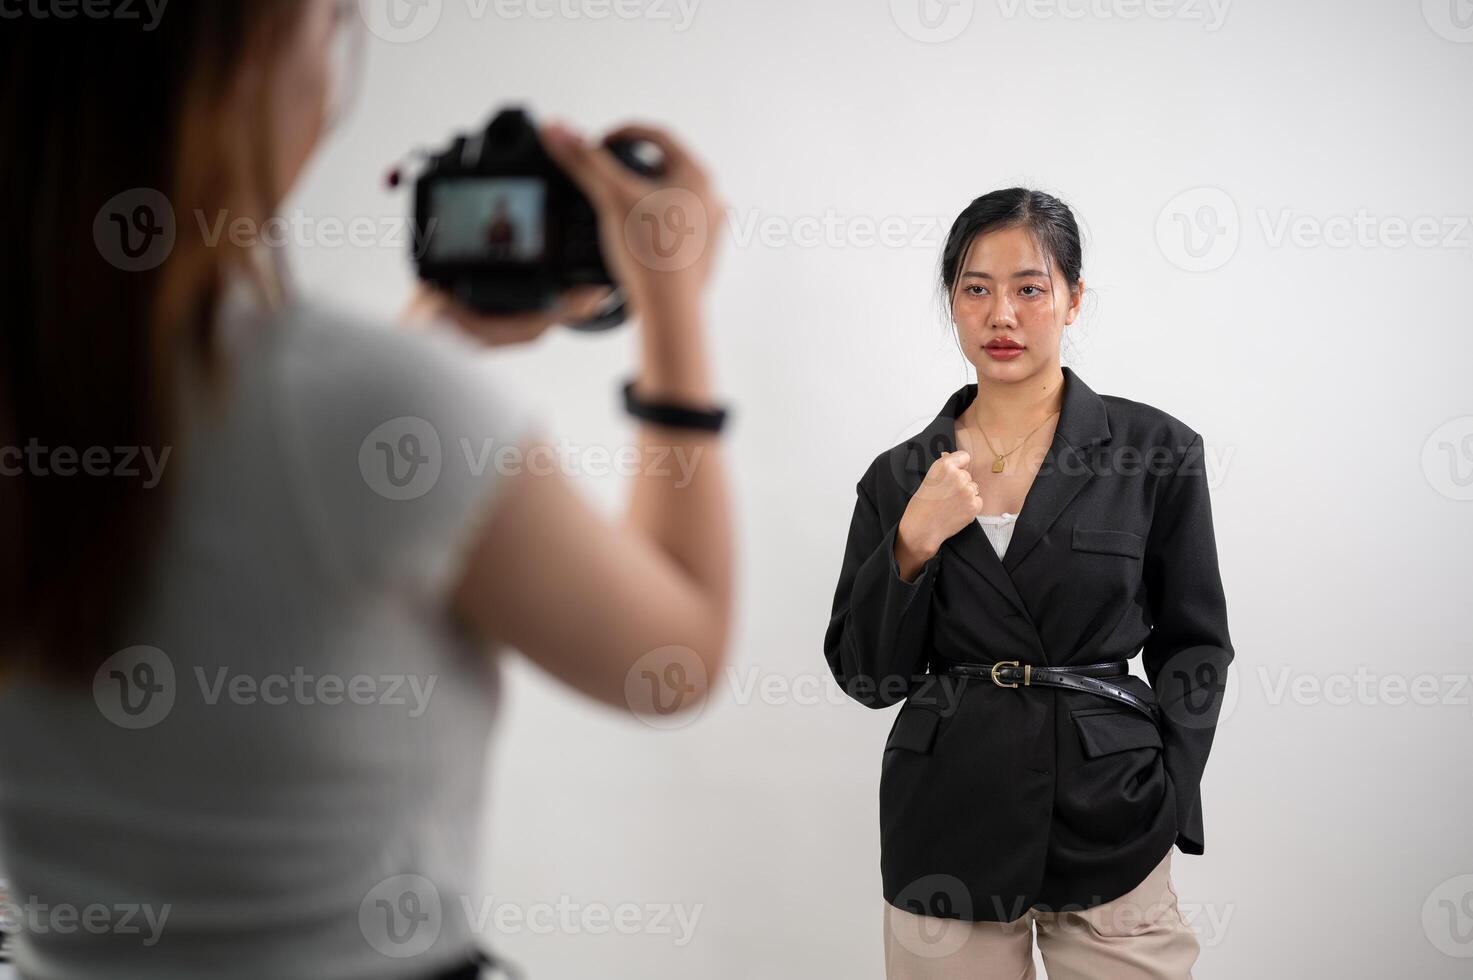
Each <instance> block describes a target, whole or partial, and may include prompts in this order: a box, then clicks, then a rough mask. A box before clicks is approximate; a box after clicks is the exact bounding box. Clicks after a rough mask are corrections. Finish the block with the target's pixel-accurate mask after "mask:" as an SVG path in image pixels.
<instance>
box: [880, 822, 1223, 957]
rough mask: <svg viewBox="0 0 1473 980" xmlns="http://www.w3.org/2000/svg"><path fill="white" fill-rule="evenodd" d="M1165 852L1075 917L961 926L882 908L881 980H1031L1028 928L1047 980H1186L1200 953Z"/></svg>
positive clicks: (1040, 915) (1036, 916)
mask: <svg viewBox="0 0 1473 980" xmlns="http://www.w3.org/2000/svg"><path fill="white" fill-rule="evenodd" d="M1173 850H1174V848H1173ZM1171 853H1172V852H1171V851H1167V852H1166V856H1165V857H1164V858H1162V859H1161V862H1160V863H1159V864H1157V865H1156V867H1155V868H1154V869H1153V870H1152V871H1151V873H1150V874H1149V875H1147V876H1146V880H1145V881H1142V882H1141V883H1140V884H1139V885H1136V886H1135V887H1134V888H1132V889H1131V890H1130V891H1128V892H1126V893H1125V894H1124V895H1121V896H1120V897H1119V898H1117V899H1115V900H1114V901H1111V902H1106V903H1105V904H1103V905H1096V906H1095V907H1094V908H1092V909H1084V910H1082V911H1068V910H1066V911H1061V912H1043V911H1038V910H1034V909H1029V910H1028V911H1027V912H1025V913H1023V915H1022V916H1021V917H1020V918H1018V919H1015V920H1013V921H1012V922H968V921H966V920H963V919H943V918H936V917H933V916H925V915H916V914H915V913H913V912H907V911H906V910H904V909H898V908H896V907H895V906H893V905H891V904H890V903H889V902H886V903H885V977H886V980H1035V978H1036V977H1037V974H1036V972H1035V971H1034V968H1033V931H1034V928H1035V927H1036V928H1037V930H1038V951H1039V953H1040V954H1041V955H1042V956H1043V965H1044V969H1045V971H1046V972H1047V975H1048V978H1049V980H1191V976H1192V964H1193V963H1195V962H1196V960H1197V954H1198V953H1199V952H1200V951H1201V947H1200V946H1199V945H1198V943H1197V935H1196V933H1194V932H1193V931H1192V929H1191V927H1190V926H1189V925H1187V922H1186V920H1185V919H1183V918H1182V914H1181V910H1180V909H1179V908H1178V907H1177V903H1176V890H1175V889H1173V888H1172V887H1171Z"/></svg>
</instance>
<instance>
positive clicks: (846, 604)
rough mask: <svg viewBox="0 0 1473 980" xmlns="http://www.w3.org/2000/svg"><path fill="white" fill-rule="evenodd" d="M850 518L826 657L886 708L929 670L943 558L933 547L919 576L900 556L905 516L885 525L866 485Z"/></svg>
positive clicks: (860, 694) (849, 688)
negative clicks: (934, 591) (934, 592)
mask: <svg viewBox="0 0 1473 980" xmlns="http://www.w3.org/2000/svg"><path fill="white" fill-rule="evenodd" d="M864 484H865V481H864V480H860V481H859V483H858V484H857V485H856V486H855V493H856V494H857V499H856V500H855V503H854V516H853V517H852V518H851V519H850V522H849V541H848V544H847V545H846V546H845V549H844V563H843V565H842V567H841V568H840V571H839V585H838V588H837V589H835V591H834V604H833V610H832V613H831V615H830V618H829V626H828V630H827V632H826V633H825V634H824V642H823V648H824V657H825V659H827V661H828V664H829V670H830V671H831V672H832V673H833V675H834V679H835V680H836V681H838V683H839V686H840V687H842V688H843V689H844V693H846V694H848V695H849V696H850V697H852V698H853V699H854V700H856V701H858V702H859V703H860V704H863V705H865V706H866V707H870V708H884V707H888V706H889V705H892V704H895V703H896V702H897V701H900V700H902V699H904V698H905V696H906V694H907V693H908V692H909V690H910V687H911V685H912V684H913V683H914V682H915V678H916V675H918V674H920V673H922V672H923V671H924V670H925V668H926V663H925V656H926V629H927V626H928V622H929V617H930V609H931V587H932V585H933V584H934V583H935V581H936V572H937V566H938V565H939V564H940V556H939V550H937V551H932V552H931V553H930V555H929V557H926V558H925V559H924V560H923V562H922V563H921V564H920V571H919V573H918V574H915V575H914V576H913V577H911V578H907V577H905V576H904V575H903V574H902V570H901V567H900V564H899V561H898V560H897V547H899V548H900V550H901V551H902V552H904V551H905V550H906V549H905V548H904V547H903V541H897V538H898V532H899V529H900V522H899V521H898V520H897V521H896V522H895V524H894V525H892V526H890V527H884V526H882V525H881V523H880V515H879V511H878V510H877V509H876V507H875V504H874V502H873V501H872V500H871V499H870V497H869V491H867V490H866V489H865V486H864Z"/></svg>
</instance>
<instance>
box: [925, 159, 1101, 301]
mask: <svg viewBox="0 0 1473 980" xmlns="http://www.w3.org/2000/svg"><path fill="white" fill-rule="evenodd" d="M1013 227H1022V228H1025V229H1027V230H1028V232H1029V233H1030V234H1032V235H1033V239H1034V241H1036V242H1037V243H1038V247H1039V251H1041V252H1043V256H1044V261H1045V262H1047V263H1048V264H1049V267H1048V273H1049V275H1050V276H1053V275H1054V274H1055V270H1057V272H1058V274H1059V275H1060V276H1062V277H1063V280H1064V282H1065V283H1066V284H1067V286H1068V288H1069V289H1071V290H1072V289H1074V288H1075V287H1076V286H1077V284H1078V283H1079V274H1080V272H1081V270H1082V269H1083V265H1084V248H1083V245H1082V243H1081V239H1080V236H1079V223H1078V222H1077V221H1075V220H1074V212H1073V211H1071V210H1070V209H1069V205H1067V204H1065V203H1064V202H1063V201H1061V200H1059V199H1058V198H1057V197H1054V196H1053V195H1052V194H1048V193H1045V192H1044V191H1037V190H1030V189H1029V188H1026V187H1009V188H1006V189H1005V190H997V191H992V192H991V193H988V194H983V195H982V196H981V197H979V198H977V199H976V200H974V201H973V202H972V203H971V204H968V205H967V206H966V208H965V209H963V210H962V213H961V214H959V215H957V216H956V220H955V221H953V222H952V224H951V231H950V232H949V233H948V234H947V236H946V245H945V247H944V248H942V250H941V269H940V279H941V282H940V286H941V292H942V294H943V295H944V298H945V302H946V312H947V320H948V321H949V320H950V319H951V316H950V314H951V308H952V305H953V303H954V302H955V301H956V286H957V279H958V277H959V276H960V275H961V272H962V263H963V262H964V261H966V258H967V251H968V250H969V249H970V248H971V246H972V242H974V241H976V239H977V236H979V235H982V234H984V233H986V232H989V231H996V230H999V229H1002V228H1013Z"/></svg>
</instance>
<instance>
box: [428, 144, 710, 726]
mask: <svg viewBox="0 0 1473 980" xmlns="http://www.w3.org/2000/svg"><path fill="white" fill-rule="evenodd" d="M547 135H548V136H549V137H551V138H549V139H547V146H548V151H549V152H550V153H552V154H553V156H554V157H556V158H557V159H558V161H559V163H560V164H561V165H562V166H563V168H564V169H565V170H566V171H567V172H568V173H569V174H570V175H571V176H572V177H573V178H574V179H575V180H576V181H578V182H579V184H580V186H581V187H582V188H583V190H584V191H585V192H586V193H587V194H588V196H589V198H590V200H591V201H592V202H593V203H594V206H595V207H596V208H597V209H598V211H599V226H600V233H601V239H602V244H603V249H604V254H605V256H606V257H607V258H608V259H609V260H610V263H611V266H612V271H614V273H615V276H616V278H617V279H618V281H619V282H620V283H621V284H623V286H624V289H625V292H626V294H627V296H628V297H629V302H630V305H631V307H632V309H633V310H634V311H636V312H637V313H638V314H639V316H640V323H639V330H640V341H641V344H640V346H641V355H642V356H641V361H642V364H641V370H640V371H639V373H638V377H637V381H636V383H635V389H636V392H637V393H638V394H639V395H641V396H642V397H644V398H646V399H657V400H673V401H679V402H682V403H685V404H694V405H710V404H711V402H712V397H711V385H710V378H709V371H708V368H707V363H706V351H705V341H704V330H703V328H702V323H701V315H700V309H701V302H700V297H701V293H702V290H703V288H704V285H705V281H706V277H707V274H708V272H709V269H710V266H711V262H712V256H713V252H714V250H715V234H714V231H715V229H716V228H717V226H718V225H719V220H720V218H719V208H718V207H717V206H716V203H715V196H714V194H713V192H712V191H711V188H710V186H709V182H708V180H707V177H706V174H705V172H704V169H703V168H702V167H700V166H699V165H698V164H697V163H696V162H695V161H694V159H693V158H692V157H691V155H690V154H689V153H688V152H687V151H686V149H685V148H684V147H683V146H681V145H679V144H678V143H677V142H676V141H675V140H674V139H673V138H672V137H671V136H670V135H669V134H667V133H665V132H663V131H662V130H659V129H655V128H652V127H648V126H629V127H624V128H623V129H620V130H618V131H616V132H615V133H613V134H611V136H627V137H633V138H637V139H646V140H649V141H650V142H653V143H655V144H656V145H658V146H659V147H660V149H661V150H662V151H663V153H664V157H665V161H666V165H665V178H664V181H663V183H662V184H661V185H660V186H661V188H668V189H669V190H671V191H673V192H676V193H678V194H679V196H678V197H677V198H676V199H677V200H678V201H680V203H681V204H682V205H683V206H685V207H687V208H689V207H693V206H700V207H702V208H705V209H706V210H707V211H708V214H707V215H705V216H704V217H705V219H706V220H705V222H703V223H702V224H701V227H703V228H706V229H708V231H707V232H706V234H707V235H708V238H707V239H706V240H703V241H696V242H693V243H687V244H688V245H693V246H694V247H693V248H691V249H690V250H689V254H688V255H686V254H684V253H683V255H682V257H683V258H686V259H688V260H687V261H682V262H681V263H680V264H679V265H678V267H671V264H670V263H667V262H663V261H654V258H655V257H656V256H657V255H658V248H657V247H656V246H657V245H658V244H659V243H657V242H652V243H641V242H639V241H636V240H634V237H633V233H632V232H631V231H629V229H630V228H634V229H641V230H644V231H646V232H649V233H652V234H660V233H661V232H660V229H661V228H662V227H663V226H662V225H661V224H660V222H659V221H641V220H636V219H638V218H640V217H643V216H644V215H643V212H645V211H651V213H652V214H654V213H655V212H657V211H658V210H659V209H660V208H661V207H663V206H666V205H667V204H668V202H666V201H665V200H664V199H663V198H662V197H661V195H660V194H658V193H655V191H656V190H657V187H656V185H655V184H653V183H651V182H649V181H647V180H644V179H642V178H637V177H636V176H635V175H634V174H632V173H631V172H629V171H628V170H626V169H624V168H623V167H622V165H620V164H618V163H617V162H616V161H615V160H614V158H613V157H612V156H611V155H610V154H609V153H608V152H607V151H605V150H602V149H600V148H598V147H594V146H590V145H588V144H585V143H583V142H582V141H581V140H580V139H578V137H577V136H576V135H575V134H572V133H568V132H566V131H565V130H562V129H561V128H558V127H553V128H550V131H549V133H548V134H547ZM655 216H656V217H658V215H657V214H656V215H655ZM695 217H696V216H695V215H689V214H688V215H687V218H688V219H694V218H695ZM638 432H639V443H638V448H639V450H640V459H641V461H642V465H641V466H640V467H639V472H638V475H637V476H636V477H635V478H634V486H633V492H632V496H631V498H630V502H629V508H628V513H627V514H626V516H625V518H624V520H623V521H620V522H610V521H607V520H605V519H603V518H602V517H601V516H600V515H599V514H598V513H597V512H596V511H594V510H593V508H592V507H590V506H589V504H588V503H587V502H585V501H584V500H583V499H582V497H581V496H580V495H579V494H578V493H577V492H576V491H575V489H574V488H573V486H572V485H571V484H570V483H569V481H568V480H566V479H565V478H564V477H563V476H562V474H561V473H560V472H558V468H557V467H555V466H548V465H547V463H548V462H550V461H551V460H552V459H553V458H554V456H553V453H552V449H551V447H549V446H546V445H545V440H541V439H539V440H536V442H537V444H536V445H534V446H533V447H532V451H531V452H530V453H529V455H528V457H527V459H528V462H529V465H528V466H524V467H522V468H521V471H520V472H518V473H517V474H515V475H514V476H512V478H511V480H510V485H509V486H508V487H506V488H505V490H506V492H505V494H504V496H503V497H502V498H501V499H500V500H499V501H498V506H497V507H496V508H495V511H494V513H493V514H492V515H491V517H490V519H489V520H488V521H487V522H486V525H485V527H484V529H483V532H482V534H481V536H480V539H479V541H478V542H477V544H476V546H475V548H474V550H473V551H472V553H471V556H470V558H469V562H468V565H467V566H466V572H465V574H464V577H463V580H462V581H461V583H460V585H459V588H458V589H457V591H456V595H455V608H456V611H457V612H458V613H459V615H460V617H461V619H462V620H463V621H464V622H465V623H467V624H468V625H469V626H471V627H472V628H473V629H474V630H475V631H476V632H477V633H479V634H481V635H482V636H485V637H488V638H494V639H497V640H501V641H504V642H507V643H510V644H511V645H512V646H515V647H517V648H518V649H520V650H521V651H522V652H523V653H524V654H526V655H527V656H528V657H529V658H531V659H532V660H533V661H534V662H536V663H537V664H539V665H540V666H541V667H543V668H544V669H546V670H547V671H548V672H549V673H551V674H552V675H554V676H556V677H558V678H560V679H561V680H563V681H564V682H566V683H567V684H569V685H570V686H572V687H574V688H576V689H577V690H579V691H582V692H583V693H585V694H587V695H589V696H590V697H593V698H595V699H597V700H599V701H601V702H604V703H605V704H610V705H618V706H623V707H627V708H629V709H631V710H648V708H649V707H650V704H651V702H653V704H654V705H655V706H657V707H658V710H659V711H660V713H661V714H669V713H671V712H672V711H678V710H683V709H686V708H688V707H690V706H692V705H696V704H699V703H700V702H701V700H702V699H704V697H705V696H706V694H707V692H708V691H709V689H710V687H711V685H712V684H713V683H714V682H715V680H716V678H717V675H718V674H719V673H720V671H721V669H722V667H723V665H724V663H725V657H726V645H727V633H728V628H729V625H730V622H731V615H732V608H731V607H732V579H733V575H732V540H731V539H732V534H731V528H730V525H729V519H728V515H727V511H728V503H727V490H726V474H725V467H724V464H723V453H722V449H721V445H720V436H719V435H717V434H713V433H710V432H703V431H698V430H688V429H678V428H667V427H664V426H655V425H652V424H649V423H643V422H642V423H640V425H639V429H638ZM538 435H539V436H541V435H543V434H541V433H538ZM672 459H673V460H676V461H679V462H680V465H675V464H674V463H672ZM651 678H653V679H654V680H655V682H656V684H657V685H658V688H659V689H658V690H657V691H655V692H651V691H650V690H649V687H650V679H651Z"/></svg>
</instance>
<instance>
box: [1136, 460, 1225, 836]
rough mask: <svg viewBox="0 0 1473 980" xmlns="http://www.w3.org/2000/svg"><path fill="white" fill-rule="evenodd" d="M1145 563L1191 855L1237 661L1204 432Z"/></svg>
mask: <svg viewBox="0 0 1473 980" xmlns="http://www.w3.org/2000/svg"><path fill="white" fill-rule="evenodd" d="M1145 560H1146V563H1145V568H1144V570H1143V572H1144V575H1145V585H1146V592H1147V597H1148V602H1149V608H1150V615H1151V623H1152V629H1151V633H1150V636H1149V637H1148V638H1147V639H1146V642H1145V646H1144V648H1143V649H1142V651H1141V659H1142V665H1143V667H1144V668H1145V673H1146V679H1147V680H1148V681H1149V682H1150V684H1151V687H1152V688H1153V689H1154V690H1155V692H1156V695H1157V699H1158V701H1159V702H1160V705H1161V708H1162V713H1161V718H1162V721H1161V727H1162V731H1161V735H1162V743H1163V761H1164V763H1165V766H1166V772H1167V774H1168V775H1169V776H1170V777H1171V781H1172V783H1173V786H1174V789H1175V793H1176V805H1177V838H1176V844H1177V847H1179V848H1180V849H1181V850H1182V851H1183V852H1184V853H1186V854H1201V853H1202V852H1203V848H1204V836H1203V827H1202V794H1201V788H1200V787H1201V783H1202V773H1203V771H1204V769H1205V768H1206V766H1207V754H1208V752H1209V750H1210V749H1211V748H1212V739H1213V735H1214V734H1215V733H1216V730H1217V718H1218V714H1219V712H1220V711H1221V709H1222V695H1223V691H1224V690H1225V685H1226V683H1227V670H1228V664H1229V663H1231V661H1232V659H1233V647H1232V642H1231V640H1230V639H1229V637H1228V624H1227V601H1226V599H1225V597H1224V596H1223V589H1222V578H1221V575H1220V574H1219V572H1218V567H1217V543H1216V539H1215V536H1214V533H1213V529H1212V507H1211V503H1210V501H1209V499H1208V492H1207V472H1206V466H1205V465H1204V461H1203V447H1202V437H1201V435H1197V436H1195V437H1194V438H1193V440H1192V442H1191V444H1190V445H1188V446H1187V449H1186V451H1185V452H1184V453H1183V454H1182V459H1181V462H1180V463H1179V464H1178V465H1177V467H1176V469H1175V471H1174V472H1173V473H1172V475H1171V476H1169V477H1167V478H1166V479H1165V481H1164V484H1163V486H1162V487H1161V489H1160V491H1159V496H1158V499H1157V502H1156V510H1155V515H1154V516H1153V518H1152V520H1151V529H1150V532H1149V535H1148V537H1147V543H1146V559H1145Z"/></svg>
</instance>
